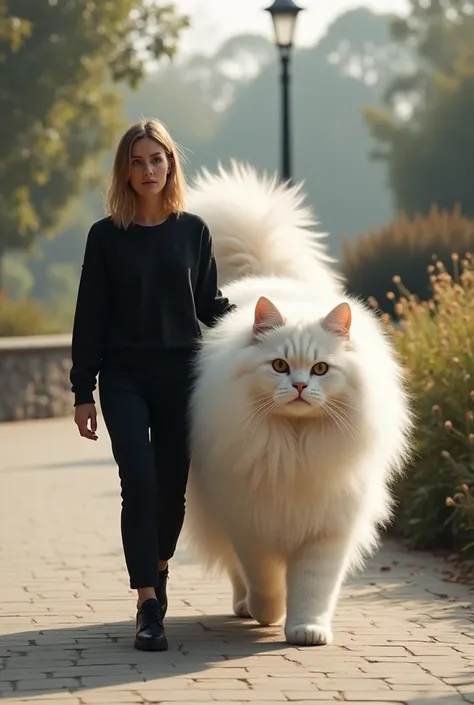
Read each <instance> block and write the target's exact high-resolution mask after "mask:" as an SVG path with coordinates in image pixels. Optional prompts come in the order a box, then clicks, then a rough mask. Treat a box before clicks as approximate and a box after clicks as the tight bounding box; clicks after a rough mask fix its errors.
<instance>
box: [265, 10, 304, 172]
mask: <svg viewBox="0 0 474 705" xmlns="http://www.w3.org/2000/svg"><path fill="white" fill-rule="evenodd" d="M302 9H303V8H301V7H298V5H296V4H295V3H294V2H293V0H274V2H273V4H272V5H270V7H266V8H265V10H266V11H267V12H269V13H270V15H271V16H272V20H273V27H274V30H275V43H276V45H277V47H278V49H279V52H280V62H281V100H282V116H281V121H282V123H281V138H282V152H281V176H282V179H283V181H291V138H290V131H291V130H290V127H291V126H290V58H291V50H292V49H293V38H294V35H295V28H296V20H297V17H298V13H299V12H300V11H301V10H302Z"/></svg>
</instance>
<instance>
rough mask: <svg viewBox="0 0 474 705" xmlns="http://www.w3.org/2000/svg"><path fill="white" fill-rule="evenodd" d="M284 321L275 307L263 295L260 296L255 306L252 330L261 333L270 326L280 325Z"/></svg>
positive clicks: (269, 328)
mask: <svg viewBox="0 0 474 705" xmlns="http://www.w3.org/2000/svg"><path fill="white" fill-rule="evenodd" d="M284 323H285V320H284V318H283V316H282V315H281V313H280V311H279V310H278V309H277V307H276V306H275V305H274V304H272V302H271V301H269V299H267V298H265V296H261V297H260V298H259V300H258V301H257V304H256V306H255V318H254V323H253V330H254V332H255V333H263V332H264V331H266V330H271V328H276V327H277V326H282V325H283V324H284Z"/></svg>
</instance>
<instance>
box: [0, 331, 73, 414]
mask: <svg viewBox="0 0 474 705" xmlns="http://www.w3.org/2000/svg"><path fill="white" fill-rule="evenodd" d="M70 367H71V336H70V335H45V336H40V335H38V336H37V335H35V336H28V337H18V338H0V422H1V421H21V420H24V419H42V418H49V417H54V416H67V415H69V414H72V413H73V395H72V393H71V385H70V382H69V370H70Z"/></svg>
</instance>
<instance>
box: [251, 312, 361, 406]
mask: <svg viewBox="0 0 474 705" xmlns="http://www.w3.org/2000/svg"><path fill="white" fill-rule="evenodd" d="M268 303H269V302H268ZM342 307H343V308H341V307H337V309H335V310H334V312H330V314H329V315H328V316H327V317H326V319H325V320H323V321H322V322H315V323H314V324H313V325H308V326H305V327H302V328H301V327H300V328H291V327H289V326H286V325H285V323H284V321H283V320H281V321H280V322H279V323H278V322H276V320H275V317H276V316H277V315H279V312H278V311H277V309H272V311H271V315H270V311H269V310H268V309H267V311H266V312H265V314H264V315H263V320H262V319H261V320H259V319H258V315H257V314H256V322H255V325H254V330H255V332H256V333H257V334H258V337H257V339H256V346H257V348H258V351H256V352H257V354H258V364H257V366H256V367H255V368H254V373H253V375H252V394H253V397H254V405H255V408H256V415H257V416H258V414H257V409H259V408H261V414H263V415H266V414H267V413H268V414H278V415H284V416H292V417H304V416H312V417H314V416H324V415H329V416H331V415H332V416H333V417H334V415H335V414H336V415H337V413H338V408H339V412H340V404H341V403H343V404H347V403H348V400H349V399H350V397H351V396H352V393H353V392H354V389H353V387H352V377H353V375H352V370H351V364H350V355H349V353H348V341H349V329H350V309H349V307H348V305H347V304H342ZM260 313H262V312H260ZM269 322H271V324H272V325H271V326H269V325H268V323H269ZM344 400H346V401H344Z"/></svg>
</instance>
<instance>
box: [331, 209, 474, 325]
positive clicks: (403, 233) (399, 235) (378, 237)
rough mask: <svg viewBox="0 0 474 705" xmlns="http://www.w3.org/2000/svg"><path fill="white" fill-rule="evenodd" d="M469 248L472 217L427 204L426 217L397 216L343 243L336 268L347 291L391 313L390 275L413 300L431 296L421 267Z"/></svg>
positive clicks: (473, 248)
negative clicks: (397, 278)
mask: <svg viewBox="0 0 474 705" xmlns="http://www.w3.org/2000/svg"><path fill="white" fill-rule="evenodd" d="M468 252H474V221H473V220H469V219H468V218H465V217H464V216H463V215H462V214H461V212H460V210H459V209H455V210H454V211H453V212H447V211H441V210H440V209H439V208H436V207H433V208H432V209H431V210H430V212H429V213H428V215H427V216H422V215H417V216H415V217H414V218H409V217H408V216H406V215H402V216H400V217H399V218H397V219H396V220H394V221H393V222H391V223H389V224H388V225H387V226H385V227H383V228H380V229H376V230H372V231H370V232H368V233H367V234H364V235H360V236H359V237H358V238H356V239H355V240H354V241H353V242H351V243H349V242H346V243H345V244H344V249H343V258H342V271H343V273H344V276H345V277H346V280H347V287H348V289H349V291H351V292H352V293H354V294H357V295H359V296H362V297H363V298H364V299H367V300H368V299H375V302H376V304H377V305H378V307H379V308H380V309H381V310H382V311H385V312H387V313H389V314H393V313H394V307H393V298H392V297H390V298H387V294H388V293H389V292H390V291H391V290H392V289H393V277H394V276H398V277H401V279H402V281H403V283H404V285H405V286H406V288H407V289H408V290H409V291H410V292H411V293H412V294H413V295H415V296H417V297H418V299H420V300H422V301H424V300H427V299H429V298H431V295H432V290H431V286H430V283H429V281H428V279H427V276H426V271H427V269H428V267H429V266H430V265H432V264H433V261H434V260H436V259H441V260H442V261H446V260H448V259H449V258H450V256H451V254H452V253H456V254H457V255H459V256H461V257H463V256H464V255H465V254H466V253H468Z"/></svg>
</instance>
